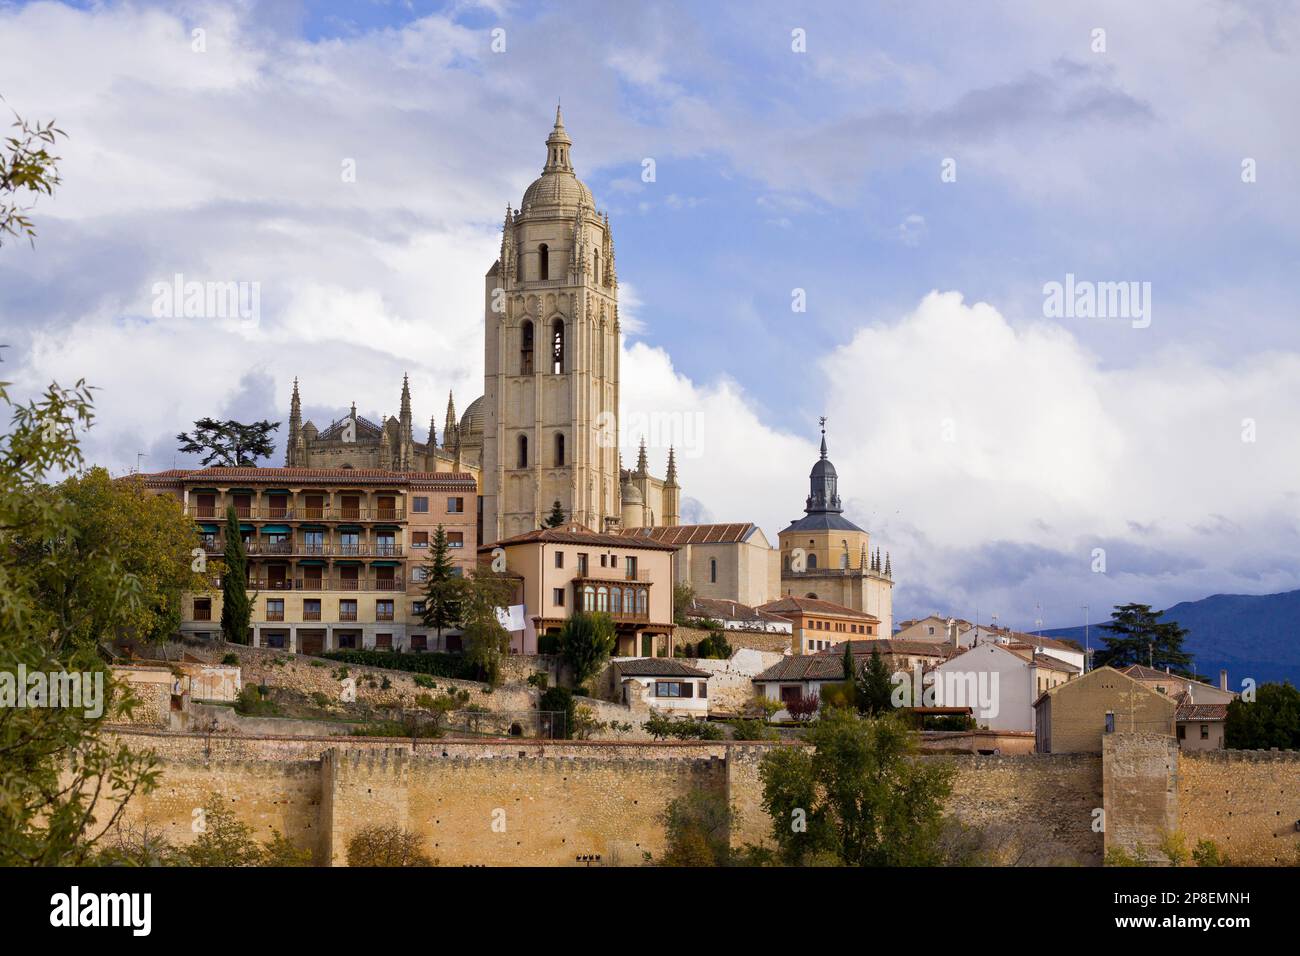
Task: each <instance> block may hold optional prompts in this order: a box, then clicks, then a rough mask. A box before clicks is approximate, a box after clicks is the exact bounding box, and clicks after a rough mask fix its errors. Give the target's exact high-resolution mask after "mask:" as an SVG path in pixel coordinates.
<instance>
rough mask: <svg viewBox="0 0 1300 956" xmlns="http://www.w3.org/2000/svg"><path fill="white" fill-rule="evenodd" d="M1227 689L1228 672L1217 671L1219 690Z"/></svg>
mask: <svg viewBox="0 0 1300 956" xmlns="http://www.w3.org/2000/svg"><path fill="white" fill-rule="evenodd" d="M1227 689H1228V672H1227V671H1219V690H1227Z"/></svg>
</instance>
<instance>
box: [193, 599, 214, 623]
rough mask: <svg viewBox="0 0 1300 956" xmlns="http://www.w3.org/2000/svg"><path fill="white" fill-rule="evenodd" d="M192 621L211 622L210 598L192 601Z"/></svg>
mask: <svg viewBox="0 0 1300 956" xmlns="http://www.w3.org/2000/svg"><path fill="white" fill-rule="evenodd" d="M194 620H196V621H210V620H212V598H195V599H194Z"/></svg>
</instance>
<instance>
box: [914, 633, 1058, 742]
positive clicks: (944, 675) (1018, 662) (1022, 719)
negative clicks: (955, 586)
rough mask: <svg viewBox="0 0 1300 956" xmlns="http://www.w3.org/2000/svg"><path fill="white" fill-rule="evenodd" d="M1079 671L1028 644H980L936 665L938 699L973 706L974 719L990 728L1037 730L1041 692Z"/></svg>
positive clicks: (942, 702)
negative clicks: (1036, 703)
mask: <svg viewBox="0 0 1300 956" xmlns="http://www.w3.org/2000/svg"><path fill="white" fill-rule="evenodd" d="M1080 673H1082V671H1081V669H1080V668H1079V667H1076V666H1074V665H1073V664H1069V663H1066V662H1065V661H1062V660H1058V659H1057V658H1055V657H1052V656H1050V655H1048V654H1047V653H1046V652H1045V651H1043V650H1040V649H1039V648H1036V647H1031V646H1029V645H1027V644H1022V643H1019V642H1009V643H995V642H989V643H985V644H976V645H974V646H973V647H968V648H965V649H964V650H962V651H961V652H960V653H958V654H956V655H954V656H953V657H950V658H948V660H946V661H944V662H943V663H942V664H939V665H938V666H936V667H935V668H934V702H935V705H936V706H941V707H970V708H972V711H973V714H974V717H975V721H976V722H977V723H978V724H979V725H980V726H981V727H987V728H988V729H989V730H1020V731H1032V730H1033V729H1034V701H1035V700H1037V699H1038V696H1039V695H1040V694H1042V693H1043V692H1044V691H1046V690H1049V689H1051V688H1053V687H1056V686H1058V685H1059V684H1064V683H1065V682H1066V681H1068V680H1071V679H1073V678H1075V677H1077V676H1078V675H1079V674H1080Z"/></svg>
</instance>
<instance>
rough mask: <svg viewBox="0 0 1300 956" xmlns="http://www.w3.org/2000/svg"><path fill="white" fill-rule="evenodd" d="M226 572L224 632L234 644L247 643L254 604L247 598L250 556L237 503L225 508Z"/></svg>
mask: <svg viewBox="0 0 1300 956" xmlns="http://www.w3.org/2000/svg"><path fill="white" fill-rule="evenodd" d="M224 558H225V566H226V567H225V572H224V573H223V574H222V575H221V636H222V638H223V639H224V640H227V641H232V642H234V643H235V644H247V643H248V632H249V630H250V625H249V621H250V620H251V618H252V604H251V603H250V601H249V599H248V558H247V557H246V556H245V554H244V539H243V537H241V536H240V533H239V517H238V516H237V515H236V514H235V507H234V505H231V506H230V508H228V509H227V510H226V551H225V555H224Z"/></svg>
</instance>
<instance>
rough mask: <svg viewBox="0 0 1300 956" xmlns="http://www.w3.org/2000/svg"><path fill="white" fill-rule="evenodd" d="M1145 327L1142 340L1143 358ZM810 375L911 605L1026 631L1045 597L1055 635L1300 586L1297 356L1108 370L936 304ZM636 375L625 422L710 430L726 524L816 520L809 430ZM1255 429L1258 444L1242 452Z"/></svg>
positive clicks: (715, 507)
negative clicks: (1201, 599)
mask: <svg viewBox="0 0 1300 956" xmlns="http://www.w3.org/2000/svg"><path fill="white" fill-rule="evenodd" d="M1144 332H1145V330H1129V332H1128V333H1127V334H1131V335H1132V336H1134V342H1133V348H1134V350H1135V351H1140V350H1141V348H1142V345H1143V340H1142V339H1141V338H1140V337H1141V336H1142V335H1144ZM798 373H799V374H801V375H803V376H804V377H805V378H806V379H808V380H810V381H814V382H817V381H821V382H825V383H826V384H825V388H824V389H822V390H821V395H820V398H821V400H822V401H823V403H824V407H825V409H826V411H827V415H828V417H829V422H828V440H829V445H830V458H831V460H832V461H833V462H834V463H835V465H836V467H837V469H838V471H839V475H840V492H841V494H842V495H843V497H844V501H845V507H846V512H847V514H848V516H849V517H850V518H852V519H853V520H855V521H856V522H858V523H859V524H861V525H862V526H863V527H864V528H866V529H867V530H868V531H870V532H872V534H873V536H874V541H875V543H877V544H879V545H881V546H882V547H884V548H887V549H889V550H890V551H891V552H892V554H893V558H894V564H895V567H896V568H898V569H899V572H898V578H899V581H900V586H899V595H900V596H901V598H902V599H903V602H904V604H906V602H907V601H908V600H911V601H916V602H929V601H930V600H932V599H933V600H936V601H937V600H943V601H944V602H945V605H946V607H947V609H950V610H955V611H960V612H963V613H973V608H974V606H975V605H977V604H982V607H983V608H984V610H985V613H986V614H987V613H988V612H990V611H998V610H999V609H1000V610H1001V613H1002V614H1003V619H1004V620H1016V619H1018V620H1019V621H1020V623H1022V624H1028V623H1031V622H1032V618H1033V616H1034V615H1033V613H1032V608H1033V605H1034V603H1035V602H1036V601H1039V600H1041V601H1042V603H1043V606H1044V607H1045V608H1050V611H1049V612H1048V613H1049V614H1051V615H1055V617H1051V616H1049V617H1048V618H1047V620H1048V623H1049V626H1051V625H1053V624H1055V625H1061V624H1066V623H1073V622H1074V619H1075V617H1076V616H1078V612H1077V604H1078V603H1079V599H1078V597H1077V596H1078V595H1083V596H1085V597H1086V596H1087V594H1089V593H1094V594H1097V595H1098V597H1097V598H1096V600H1095V604H1096V606H1097V607H1098V608H1101V607H1103V606H1105V604H1106V602H1107V601H1112V600H1113V601H1114V602H1119V601H1123V600H1130V599H1132V600H1153V601H1154V602H1155V603H1157V604H1159V603H1161V600H1160V599H1161V597H1168V598H1169V599H1170V602H1171V603H1172V600H1177V599H1181V598H1184V597H1189V596H1191V597H1196V596H1201V594H1202V593H1211V592H1213V591H1219V590H1224V589H1225V587H1229V586H1230V585H1231V584H1233V583H1235V584H1236V585H1237V586H1238V587H1239V588H1240V589H1241V590H1247V591H1259V590H1268V589H1279V590H1280V589H1283V588H1286V587H1296V586H1298V585H1300V579H1297V576H1296V574H1295V572H1294V571H1282V570H1272V571H1270V570H1265V571H1263V572H1260V571H1259V570H1258V568H1257V567H1256V565H1257V564H1258V561H1257V560H1256V559H1257V558H1258V557H1259V556H1260V555H1263V554H1269V555H1273V554H1275V555H1277V556H1278V564H1277V565H1276V567H1278V568H1280V567H1281V566H1282V560H1281V555H1283V554H1285V553H1286V552H1287V550H1288V549H1293V547H1294V538H1295V536H1296V533H1297V524H1296V503H1297V502H1296V494H1295V492H1294V489H1293V476H1294V475H1295V473H1296V471H1297V469H1298V468H1300V450H1297V448H1296V446H1295V444H1294V443H1293V442H1292V441H1290V440H1289V439H1288V437H1287V436H1288V435H1289V433H1290V429H1291V424H1290V423H1293V422H1294V421H1296V420H1297V418H1300V356H1297V355H1295V354H1288V353H1271V354H1269V355H1266V356H1260V357H1257V358H1255V359H1252V360H1250V361H1246V362H1242V363H1240V364H1238V365H1236V366H1233V367H1231V368H1227V369H1223V368H1218V367H1216V366H1215V365H1214V364H1212V363H1211V362H1210V361H1209V360H1208V359H1207V358H1206V357H1204V356H1199V355H1195V354H1191V353H1189V352H1186V351H1166V352H1163V353H1161V354H1158V355H1155V356H1151V357H1149V358H1147V359H1145V360H1139V361H1136V362H1135V363H1134V364H1133V365H1132V366H1131V367H1129V368H1124V369H1113V368H1105V367H1103V366H1102V365H1101V364H1100V363H1099V361H1098V360H1097V359H1096V357H1095V356H1093V355H1092V354H1091V353H1090V352H1088V351H1087V350H1086V349H1084V348H1083V347H1082V346H1081V345H1080V344H1079V342H1078V340H1077V338H1076V337H1075V335H1074V334H1073V332H1072V331H1071V330H1069V329H1067V328H1065V327H1063V326H1061V325H1058V324H1052V323H1046V322H1038V323H1032V324H1029V325H1026V326H1023V327H1020V328H1014V327H1012V326H1011V325H1010V324H1009V323H1008V322H1007V320H1006V319H1005V318H1004V317H1003V316H1002V315H1001V314H1000V313H999V312H998V311H997V310H996V309H995V308H993V307H992V306H990V305H988V304H986V303H976V304H974V305H968V304H966V303H964V302H963V301H962V297H961V296H960V294H958V293H955V292H948V293H937V292H936V293H931V294H930V295H928V296H926V297H925V299H924V300H923V301H922V302H921V303H920V304H919V305H918V307H917V308H916V309H915V310H914V311H913V312H911V313H910V314H908V315H906V316H903V317H901V318H900V319H898V320H897V321H895V322H891V323H888V324H882V325H877V326H867V327H863V328H861V329H860V331H859V332H858V333H857V334H856V335H855V336H854V338H853V339H852V340H851V341H850V342H848V343H846V344H844V345H843V346H841V347H839V348H837V349H835V350H834V351H833V352H831V353H830V354H829V355H826V356H823V357H822V358H821V359H820V360H809V361H808V362H806V363H805V364H804V365H802V366H801V367H800V369H799V370H798ZM623 376H624V385H623V397H624V414H625V416H626V415H628V414H629V413H631V414H633V415H636V414H642V413H644V412H645V410H647V409H649V410H657V411H665V412H670V413H678V414H686V413H689V412H690V411H691V410H697V411H699V412H700V413H701V414H702V416H703V419H704V422H705V425H706V427H705V428H704V429H703V430H702V433H701V436H700V437H701V443H700V449H698V450H697V451H696V452H695V454H693V455H691V456H690V457H688V458H687V459H686V460H685V461H684V462H683V465H682V467H681V469H680V471H681V481H682V484H683V490H684V493H685V494H686V495H688V496H690V497H693V498H697V499H699V500H700V501H701V503H702V504H703V506H704V507H705V508H706V509H707V510H708V512H709V513H710V514H711V516H712V518H713V520H717V521H737V520H756V521H758V522H759V523H760V524H762V525H763V526H764V528H765V530H766V531H767V532H768V533H769V536H774V532H776V531H778V530H780V528H782V527H783V526H784V525H785V523H787V522H788V521H789V520H791V519H793V518H795V517H797V516H798V515H799V514H800V513H801V510H802V503H803V498H804V496H805V495H806V494H807V473H808V469H809V468H810V467H811V465H812V463H813V462H814V460H815V458H816V445H815V443H814V441H813V440H811V439H813V438H815V437H816V434H815V430H814V429H813V428H812V427H811V426H810V428H809V434H808V435H806V436H805V435H799V436H794V435H788V434H785V433H783V432H781V431H779V430H776V429H773V428H772V427H770V426H769V425H767V424H766V423H765V421H764V419H763V416H762V414H761V413H760V412H759V411H757V410H756V408H755V405H754V402H753V401H752V399H751V397H750V396H748V395H747V394H746V393H745V392H744V391H743V390H742V389H741V388H740V387H739V386H738V385H736V384H735V383H734V382H732V381H731V380H729V379H728V378H726V377H719V378H718V379H717V380H716V381H713V382H710V383H704V384H701V383H695V382H691V381H689V380H688V379H686V378H685V377H684V376H682V375H681V374H680V373H678V372H676V371H675V370H674V369H673V368H672V364H671V361H670V359H669V357H668V356H667V355H666V354H665V353H664V352H663V351H661V350H659V349H652V348H649V347H648V346H645V345H643V344H637V345H635V346H633V347H632V348H631V349H629V351H628V353H627V355H626V357H625V361H624V365H623ZM1247 418H1255V419H1256V429H1257V440H1256V441H1255V442H1244V441H1243V440H1242V434H1243V419H1247ZM636 437H637V436H635V435H629V436H628V439H629V446H628V448H626V449H625V454H629V453H632V449H633V448H634V446H635V441H636ZM949 438H951V440H949ZM652 464H653V462H652ZM1243 529H1244V530H1245V532H1246V533H1244V534H1243ZM1094 547H1105V548H1106V549H1107V551H1108V568H1107V571H1108V573H1107V574H1106V575H1096V574H1093V573H1092V571H1091V561H1092V549H1093V548H1094ZM999 555H1001V556H1000V557H999ZM999 562H1001V565H1000V566H999ZM1198 587H1199V588H1203V589H1204V591H1203V592H1199V593H1198V592H1197V591H1196V590H1195V589H1196V588H1198ZM1189 590H1190V592H1191V593H1188V592H1189ZM936 596H937V597H936ZM911 609H912V610H918V611H920V610H928V609H929V608H926V607H924V606H917V607H913V608H911ZM1017 615H1018V618H1017Z"/></svg>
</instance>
